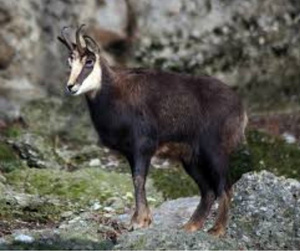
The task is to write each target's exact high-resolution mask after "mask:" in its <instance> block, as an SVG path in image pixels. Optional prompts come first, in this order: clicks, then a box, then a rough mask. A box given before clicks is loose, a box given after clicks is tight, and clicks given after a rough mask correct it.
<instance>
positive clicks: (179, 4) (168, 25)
mask: <svg viewBox="0 0 300 251" xmlns="http://www.w3.org/2000/svg"><path fill="white" fill-rule="evenodd" d="M136 8H137V12H138V13H139V15H138V16H139V23H140V26H141V27H143V29H140V38H141V43H140V45H139V46H138V47H137V49H136V50H135V55H136V58H137V60H138V62H139V63H140V64H142V65H146V66H155V67H158V68H163V69H170V70H175V71H180V72H188V73H193V74H210V75H214V76H216V77H218V78H220V79H221V80H223V81H225V82H226V83H228V84H229V85H232V86H236V87H237V88H240V89H241V92H242V94H245V97H246V98H247V99H248V100H250V101H251V102H252V103H251V107H255V108H257V107H256V106H255V105H256V104H260V105H261V104H264V105H265V106H266V107H269V108H270V107H271V105H277V107H278V105H279V102H280V101H281V102H282V104H284V102H285V101H286V100H287V99H292V101H293V100H295V99H297V95H296V94H295V93H296V92H298V91H299V77H300V76H299V66H300V50H299V43H300V36H299V32H298V28H297V27H299V23H300V18H299V10H300V4H299V2H298V1H292V0H288V1H286V0H266V1H263V2H262V1H260V0H245V1H238V0H228V1H222V0H208V1H198V0H192V1H188V2H186V1H183V0H182V1H174V2H172V3H171V4H170V3H169V2H166V3H163V4H162V2H161V1H159V0H154V1H151V2H149V1H146V0H145V1H143V0H142V1H137V3H136ZM162 24H163V25H162ZM290 101H291V100H290ZM261 108H262V107H261V106H260V109H261Z"/></svg>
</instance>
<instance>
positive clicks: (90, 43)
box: [83, 35, 100, 54]
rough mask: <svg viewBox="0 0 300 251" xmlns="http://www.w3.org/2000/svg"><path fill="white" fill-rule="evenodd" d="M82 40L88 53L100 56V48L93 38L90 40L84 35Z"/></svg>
mask: <svg viewBox="0 0 300 251" xmlns="http://www.w3.org/2000/svg"><path fill="white" fill-rule="evenodd" d="M83 38H84V40H85V43H86V47H87V49H88V50H89V51H90V52H93V53H95V54H100V47H99V45H98V44H97V42H96V41H95V40H94V39H93V38H91V37H90V36H88V35H84V36H83Z"/></svg>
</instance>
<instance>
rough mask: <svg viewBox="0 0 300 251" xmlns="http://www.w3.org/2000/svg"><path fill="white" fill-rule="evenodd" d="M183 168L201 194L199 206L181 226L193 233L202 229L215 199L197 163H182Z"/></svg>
mask: <svg viewBox="0 0 300 251" xmlns="http://www.w3.org/2000/svg"><path fill="white" fill-rule="evenodd" d="M183 167H184V169H185V170H186V172H187V173H188V174H189V176H190V177H191V178H192V179H193V180H194V181H195V182H196V183H197V185H198V187H199V189H200V193H201V201H200V203H199V205H198V206H197V208H196V210H195V212H194V213H193V215H192V217H191V218H190V219H189V221H188V222H187V223H186V224H184V226H183V228H184V229H185V230H186V231H188V232H194V231H197V230H199V229H201V228H202V227H203V225H204V223H205V220H206V218H207V216H208V214H209V212H210V210H211V207H212V205H213V203H214V201H215V198H216V197H215V193H214V192H213V190H212V189H211V187H210V185H209V183H208V181H207V179H206V178H205V176H204V174H203V172H202V170H201V167H200V166H198V161H196V162H193V161H190V162H188V163H186V162H184V161H183Z"/></svg>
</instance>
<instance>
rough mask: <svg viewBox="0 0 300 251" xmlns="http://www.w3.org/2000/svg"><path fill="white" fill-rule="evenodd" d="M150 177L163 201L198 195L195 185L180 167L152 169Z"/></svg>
mask: <svg viewBox="0 0 300 251" xmlns="http://www.w3.org/2000/svg"><path fill="white" fill-rule="evenodd" d="M151 177H152V179H153V181H154V185H155V187H156V188H157V189H158V190H159V191H161V192H162V194H163V197H164V199H175V198H179V197H188V196H193V195H198V194H199V189H198V187H197V185H196V184H195V183H194V181H193V180H192V179H191V178H190V177H189V176H188V175H187V174H186V172H185V171H184V170H183V168H181V167H172V168H170V169H153V170H152V171H151Z"/></svg>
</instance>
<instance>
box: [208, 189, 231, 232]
mask: <svg viewBox="0 0 300 251" xmlns="http://www.w3.org/2000/svg"><path fill="white" fill-rule="evenodd" d="M231 198H232V188H231V187H230V188H227V189H226V190H225V191H224V192H223V193H222V195H221V197H220V198H219V207H218V213H217V218H216V221H215V224H214V226H213V227H212V228H211V229H209V230H208V233H210V234H212V235H214V236H217V237H219V236H223V235H224V234H225V232H226V226H227V223H228V219H229V206H230V201H231Z"/></svg>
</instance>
